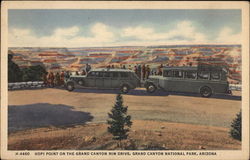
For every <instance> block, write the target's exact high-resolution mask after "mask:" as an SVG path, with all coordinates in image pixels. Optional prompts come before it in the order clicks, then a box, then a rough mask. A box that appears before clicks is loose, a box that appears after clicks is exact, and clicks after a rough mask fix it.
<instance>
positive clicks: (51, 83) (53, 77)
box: [48, 72, 55, 87]
mask: <svg viewBox="0 0 250 160" xmlns="http://www.w3.org/2000/svg"><path fill="white" fill-rule="evenodd" d="M48 80H49V86H50V87H54V80H55V76H54V73H53V72H50V73H49V75H48Z"/></svg>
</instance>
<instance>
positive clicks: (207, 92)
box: [200, 86, 212, 98]
mask: <svg viewBox="0 0 250 160" xmlns="http://www.w3.org/2000/svg"><path fill="white" fill-rule="evenodd" d="M200 94H201V96H202V97H206V98H208V97H210V96H211V95H212V89H211V88H210V87H208V86H203V87H201V89H200Z"/></svg>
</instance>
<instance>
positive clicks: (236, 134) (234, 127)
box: [230, 111, 242, 141]
mask: <svg viewBox="0 0 250 160" xmlns="http://www.w3.org/2000/svg"><path fill="white" fill-rule="evenodd" d="M241 128H242V123H241V111H240V112H239V113H238V114H237V115H236V118H235V119H234V120H233V122H232V124H231V130H230V135H231V136H232V137H233V138H234V139H237V140H240V141H241Z"/></svg>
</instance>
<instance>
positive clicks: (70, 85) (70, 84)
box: [67, 83, 75, 91]
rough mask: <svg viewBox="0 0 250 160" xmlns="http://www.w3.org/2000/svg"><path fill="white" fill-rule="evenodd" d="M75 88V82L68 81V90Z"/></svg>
mask: <svg viewBox="0 0 250 160" xmlns="http://www.w3.org/2000/svg"><path fill="white" fill-rule="evenodd" d="M74 89H75V87H74V84H73V83H68V84H67V90H68V91H73V90H74Z"/></svg>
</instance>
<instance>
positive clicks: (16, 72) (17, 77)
mask: <svg viewBox="0 0 250 160" xmlns="http://www.w3.org/2000/svg"><path fill="white" fill-rule="evenodd" d="M12 58H13V52H11V51H10V50H9V51H8V82H20V81H22V72H21V70H20V68H19V67H18V65H17V64H16V63H14V62H13V60H12Z"/></svg>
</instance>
